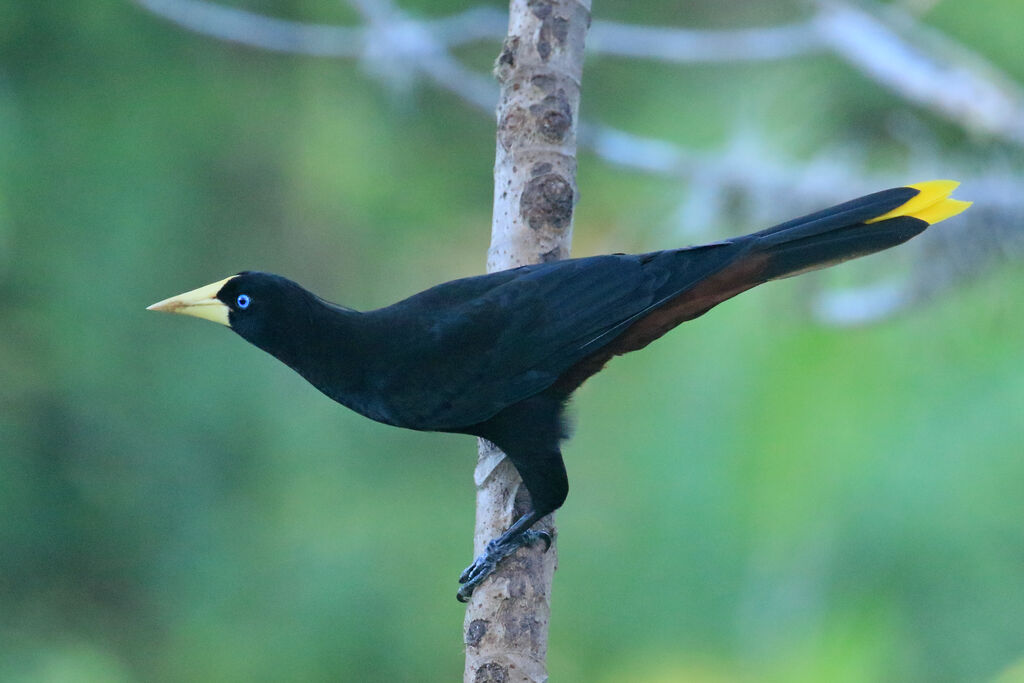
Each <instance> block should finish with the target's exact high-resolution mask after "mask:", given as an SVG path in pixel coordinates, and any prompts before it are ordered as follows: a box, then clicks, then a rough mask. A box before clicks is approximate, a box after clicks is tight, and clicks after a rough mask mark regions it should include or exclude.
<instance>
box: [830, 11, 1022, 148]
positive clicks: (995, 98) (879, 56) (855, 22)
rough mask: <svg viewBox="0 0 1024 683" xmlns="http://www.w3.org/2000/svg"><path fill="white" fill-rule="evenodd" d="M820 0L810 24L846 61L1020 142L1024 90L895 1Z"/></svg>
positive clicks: (946, 113)
mask: <svg viewBox="0 0 1024 683" xmlns="http://www.w3.org/2000/svg"><path fill="white" fill-rule="evenodd" d="M820 4H821V11H820V12H819V13H818V15H817V18H816V20H815V26H816V31H817V33H818V35H820V36H821V37H822V39H823V40H825V41H826V42H827V43H828V45H829V47H830V48H831V50H832V51H833V52H835V54H836V55H838V56H839V57H841V58H843V59H844V60H846V62H847V63H848V64H850V65H851V66H853V67H854V68H856V69H858V70H859V71H861V72H862V73H864V74H865V75H866V76H868V77H870V78H871V79H872V80H874V81H875V82H877V83H878V84H880V85H882V86H884V87H886V88H888V89H889V90H891V91H893V92H894V93H896V94H897V95H900V96H901V97H903V98H904V99H907V100H910V101H911V102H914V103H915V104H917V105H919V106H921V107H923V108H925V109H929V110H931V111H933V112H935V113H936V114H938V115H940V116H943V117H944V118H946V119H948V120H950V121H952V122H953V123H956V124H957V125H959V126H961V127H962V128H964V129H966V130H968V131H982V132H985V133H988V134H990V135H994V136H997V137H1001V138H1003V139H1005V140H1007V141H1009V142H1013V143H1015V144H1017V145H1022V144H1024V93H1022V90H1021V87H1020V86H1019V85H1018V84H1016V83H1014V82H1013V81H1012V80H1011V79H1010V78H1009V77H1008V76H1007V75H1005V74H1003V73H1001V72H1000V71H999V70H998V69H996V67H995V66H993V65H992V64H991V63H990V62H988V61H987V60H985V59H984V58H982V57H981V56H979V55H977V54H976V53H974V52H971V51H970V50H968V49H967V48H966V47H964V46H963V45H961V44H959V43H956V42H954V41H953V40H951V39H950V38H948V37H946V36H944V35H943V34H942V33H940V32H939V31H937V30H934V29H931V28H928V27H926V26H924V25H923V24H921V23H920V22H918V21H917V20H916V19H915V18H914V17H913V16H911V15H910V14H907V13H905V12H902V11H900V10H899V9H897V8H896V7H877V10H876V12H875V13H871V12H868V11H866V10H864V9H861V8H860V7H855V6H853V5H850V4H847V3H845V2H834V1H832V0H821V2H820Z"/></svg>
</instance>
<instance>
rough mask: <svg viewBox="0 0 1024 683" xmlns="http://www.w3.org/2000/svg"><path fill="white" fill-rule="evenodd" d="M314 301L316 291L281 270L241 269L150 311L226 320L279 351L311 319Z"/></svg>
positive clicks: (262, 345) (224, 322) (252, 339)
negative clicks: (283, 275) (308, 289)
mask: <svg viewBox="0 0 1024 683" xmlns="http://www.w3.org/2000/svg"><path fill="white" fill-rule="evenodd" d="M315 301H317V298H316V297H315V296H314V295H313V294H311V293H310V292H308V291H306V290H305V289H303V288H302V287H300V286H299V285H297V284H296V283H294V282H292V281H291V280H288V279H286V278H283V277H281V276H280V275H273V274H271V273H259V272H243V273H239V274H238V275H232V276H231V277H229V278H225V279H223V280H220V281H218V282H214V283H212V284H209V285H206V286H205V287H199V288H198V289H193V290H192V291H190V292H185V293H184V294H179V295H178V296H172V297H171V298H169V299H164V300H163V301H160V302H158V303H155V304H153V305H152V306H149V308H148V310H151V311H165V312H167V313H182V314H184V315H191V316H194V317H196V318H203V319H205V320H211V321H213V322H215V323H220V324H221V325H227V326H228V327H230V328H231V329H232V330H234V331H235V332H237V333H238V334H239V335H241V336H242V337H243V338H244V339H246V340H247V341H249V342H251V343H253V344H255V345H256V346H258V347H260V348H262V349H264V350H266V351H269V352H271V353H274V354H275V355H278V352H280V351H282V350H284V345H285V344H286V342H287V339H288V338H289V337H290V336H292V335H294V333H295V331H296V328H297V327H300V326H301V325H302V324H303V322H308V321H309V312H310V307H311V305H313V303H314V302H315Z"/></svg>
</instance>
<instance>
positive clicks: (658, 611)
mask: <svg viewBox="0 0 1024 683" xmlns="http://www.w3.org/2000/svg"><path fill="white" fill-rule="evenodd" d="M238 4H241V3H238ZM402 5H403V7H406V8H407V9H410V10H415V11H417V12H420V13H423V14H443V13H447V12H450V11H455V10H458V9H461V8H463V7H464V6H465V5H464V3H461V2H456V0H445V1H444V2H438V1H437V0H417V1H416V2H403V3H402ZM245 6H246V7H248V8H250V9H254V10H258V11H266V12H269V13H273V14H275V15H277V16H283V17H292V18H299V19H307V20H316V21H321V22H331V21H337V22H349V21H353V20H354V19H355V17H354V16H353V15H352V14H351V13H350V12H348V10H347V8H346V7H345V6H344V5H343V3H337V2H335V1H334V0H308V1H305V2H303V1H299V0H292V1H290V2H286V1H284V0H280V1H272V0H262V1H257V0H252V1H251V2H247V3H245ZM594 9H595V14H596V15H597V16H600V17H604V18H617V19H623V20H631V21H638V22H643V23H658V22H662V23H665V24H671V25H687V26H717V27H726V26H748V25H764V24H770V23H772V22H776V21H782V20H786V19H791V18H796V17H799V16H803V15H804V10H802V9H801V7H800V6H799V5H798V4H796V3H793V4H790V3H785V2H771V3H769V2H729V3H721V2H713V1H711V0H702V1H698V2H687V3H680V2H669V1H667V0H666V1H664V2H647V3H631V2H627V1H626V0H617V1H615V2H611V1H609V2H597V3H595V8H594ZM0 15H2V16H3V20H2V21H0V372H2V375H0V679H2V680H4V681H104V682H107V681H179V680H197V681H198V680H209V681H230V680H238V681H242V680H245V681H250V680H274V681H280V680H302V681H314V680H325V681H326V680H347V681H425V680H438V681H440V680H454V679H457V678H458V677H459V676H460V675H461V669H462V646H461V643H460V633H461V623H462V616H463V610H462V607H461V605H459V604H458V603H456V601H455V600H454V591H455V588H456V586H455V578H456V576H457V574H458V572H459V571H460V570H461V569H462V567H463V566H464V565H465V564H467V563H468V561H469V560H470V559H471V558H470V555H471V536H472V526H473V485H472V476H471V475H472V469H473V463H474V453H475V450H474V444H473V442H472V441H471V440H469V439H466V438H458V437H452V436H443V435H429V434H419V433H412V432H403V431H399V430H394V429H391V428H388V427H385V426H382V425H378V424H375V423H372V422H369V421H367V420H365V419H362V418H360V417H358V416H356V415H354V414H351V413H349V412H347V411H345V410H344V409H342V408H340V407H339V406H337V405H335V404H333V403H331V402H329V401H327V400H325V399H324V398H323V397H322V396H320V395H319V394H318V393H317V392H316V391H315V390H314V389H312V388H311V387H309V386H307V385H306V384H305V383H304V382H303V381H302V380H300V379H299V378H298V377H297V376H294V375H293V374H292V373H291V372H290V371H289V370H288V369H287V368H285V367H284V366H282V365H280V364H278V363H276V362H275V361H273V359H271V358H270V357H268V356H266V355H264V354H263V353H262V352H260V351H258V350H256V349H255V348H253V347H250V346H248V345H246V344H244V343H242V342H241V341H240V340H239V339H236V338H234V336H233V335H232V334H231V333H230V332H229V331H227V330H224V329H219V328H217V327H215V326H213V325H209V324H206V323H202V322H199V321H194V320H188V319H182V318H172V317H170V316H158V315H154V314H152V313H147V312H146V311H145V310H144V307H145V306H146V305H147V304H149V303H152V302H153V301H156V300H158V299H162V298H164V297H166V296H168V295H171V294H175V293H177V292H180V291H184V290H186V289H190V288H192V287H194V286H198V285H200V284H204V283H207V282H210V281H213V280H216V279H220V278H222V277H225V276H227V275H229V274H231V273H234V272H236V271H239V270H243V269H264V270H271V271H276V272H280V273H282V274H286V275H288V276H291V277H293V278H294V279H297V280H299V281H300V282H302V283H303V284H305V285H307V286H308V287H310V288H311V289H313V290H314V291H316V292H318V293H321V294H323V295H324V296H327V297H328V298H332V299H335V300H338V301H341V302H343V303H346V304H349V305H352V306H355V307H359V308H370V307H376V306H379V305H384V304H387V303H389V302H391V301H393V300H395V299H397V298H400V297H402V296H404V295H407V294H410V293H413V292H415V291H418V290H420V289H423V288H425V287H427V286H429V285H431V284H434V283H436V282H439V281H441V280H445V279H451V278H454V277H457V276H463V275H469V274H473V273H477V272H480V271H481V270H482V267H483V262H484V253H485V250H486V247H487V242H488V237H489V234H488V226H489V221H490V201H491V176H490V171H491V166H492V163H493V147H494V141H493V122H492V121H491V120H489V119H488V118H487V117H483V116H480V115H479V114H477V113H476V112H473V111H470V110H469V109H467V108H466V107H464V106H463V105H462V104H460V103H459V102H458V101H455V100H454V99H453V98H452V97H450V96H449V95H447V94H445V93H441V92H438V91H435V90H432V89H430V88H429V87H427V86H422V87H414V88H413V89H412V90H410V91H389V90H387V89H386V88H382V86H381V84H380V83H379V82H378V81H376V80H374V79H373V78H372V77H371V76H368V75H367V74H366V73H364V72H362V71H361V70H360V69H359V68H358V65H357V64H355V63H352V62H345V61H332V60H323V59H312V58H304V57H295V56H286V55H279V54H269V53H262V52H259V51H255V50H251V49H246V48H242V47H238V46H233V45H229V44H225V43H221V42H217V41H215V40H212V39H208V38H205V37H201V36H197V35H193V34H190V33H187V32H184V31H181V30H179V29H177V28H175V27H173V26H170V25H168V24H166V23H164V22H162V21H160V20H158V19H156V18H155V17H153V16H151V15H149V14H147V13H146V12H144V11H142V10H141V9H139V8H137V7H135V6H133V5H130V4H127V3H124V2H117V1H107V2H103V1H101V0H84V1H82V2H74V3H48V2H24V1H20V0H6V1H3V2H0ZM927 21H928V22H929V23H931V24H933V25H935V26H936V27H938V28H940V29H942V30H944V31H946V32H948V33H949V34H951V35H952V36H954V37H955V38H957V39H958V40H961V41H963V42H964V43H966V44H968V45H969V46H971V47H972V48H974V49H976V50H978V51H979V52H981V53H982V54H984V55H986V56H987V57H988V58H990V59H992V60H993V61H994V62H995V63H997V64H998V65H999V66H1000V67H1001V68H1003V69H1005V70H1006V71H1007V72H1008V73H1010V74H1011V75H1012V76H1014V77H1015V78H1017V79H1020V80H1024V52H1022V51H1021V47H1020V28H1021V27H1022V26H1024V4H1022V3H1019V2H1018V1H1017V0H977V1H975V2H970V3H964V2H942V3H940V4H938V6H937V7H936V8H935V9H934V10H933V11H932V12H931V13H930V14H929V15H928V17H927ZM496 49H497V48H496V46H494V45H486V46H477V47H473V48H468V49H466V50H464V51H463V52H462V57H463V58H464V59H466V60H468V61H469V62H470V63H472V64H474V65H476V66H477V67H478V68H480V69H482V70H485V69H487V68H488V65H489V62H490V60H491V59H493V56H494V54H496ZM583 109H584V113H585V115H587V116H589V117H591V118H594V119H598V120H602V121H605V122H608V123H611V124H614V125H617V126H621V127H623V128H626V129H629V130H632V131H634V132H637V133H641V134H647V135H656V136H661V137H664V138H667V139H672V140H675V141H677V142H679V143H680V144H684V145H687V146H691V147H696V148H701V149H707V150H713V149H715V148H716V147H718V146H720V145H722V144H724V143H725V142H726V141H727V140H728V139H729V137H730V135H731V134H732V131H733V130H734V128H735V125H736V123H737V122H738V121H741V119H739V118H738V117H737V114H736V112H737V111H738V110H741V109H742V110H744V111H746V116H747V118H746V122H748V123H751V122H752V123H754V124H756V125H757V127H758V128H759V129H760V130H762V131H764V132H765V133H766V134H769V135H770V136H771V137H772V139H773V140H774V141H776V144H778V149H779V153H780V155H788V158H790V159H799V158H801V157H804V156H807V155H810V154H813V153H814V152H815V150H817V149H819V148H821V147H823V146H826V145H828V144H833V143H835V142H837V141H854V142H855V143H856V144H857V145H859V146H861V147H862V148H863V149H864V150H865V151H866V152H867V153H868V154H869V155H871V156H872V158H877V159H878V160H879V162H878V163H879V164H882V165H883V166H884V164H892V165H896V167H897V168H898V164H899V163H900V161H901V154H903V155H905V154H907V151H906V150H905V149H904V147H903V144H902V143H901V142H900V141H898V140H896V139H894V138H893V137H892V135H893V133H892V130H891V128H888V127H887V126H886V125H885V121H886V120H887V118H888V117H890V116H892V115H893V112H901V111H905V110H906V109H907V106H906V105H905V104H903V103H901V102H899V101H898V100H896V99H895V98H894V97H893V96H891V95H890V94H888V93H887V92H885V91H882V90H880V89H879V88H878V87H877V86H875V85H874V84H873V83H871V82H869V81H867V80H865V79H864V78H863V77H861V76H859V75H857V74H854V73H851V72H850V71H849V70H848V69H847V68H846V67H845V66H843V65H842V64H841V63H839V62H838V61H837V60H835V59H833V58H830V57H813V58H812V57H809V58H806V59H803V60H798V61H790V62H783V63H777V64H754V65H745V66H703V67H691V68H679V67H668V66H659V65H654V64H649V63H643V62H634V61H621V60H615V59H609V58H592V59H590V60H589V62H588V64H587V68H586V73H585V88H584V104H583ZM752 112H753V115H751V113H752ZM915 115H916V116H919V117H921V118H922V119H923V120H924V121H925V122H926V123H927V125H929V126H932V127H934V128H935V129H936V130H938V131H939V132H940V137H941V140H940V142H941V144H942V145H943V146H945V147H946V148H948V150H949V151H950V152H951V153H952V152H955V151H957V150H960V149H963V148H964V147H965V146H966V145H970V144H978V142H979V141H977V140H969V139H965V138H964V137H963V136H962V134H960V133H959V132H957V131H956V130H954V129H952V128H951V127H949V126H946V125H945V124H942V123H941V122H938V121H933V120H932V119H930V118H929V116H928V115H927V114H924V113H920V112H918V113H916V114H915ZM983 144H984V143H983ZM993 144H994V143H993ZM893 150H896V151H893ZM1005 154H1006V155H1007V156H1008V157H1010V158H1012V159H1016V160H1017V161H1019V160H1020V150H1013V149H1009V150H1006V151H1005ZM923 179H924V178H910V179H908V180H911V181H912V180H923ZM580 187H581V191H582V201H581V202H580V205H579V208H578V213H577V220H576V226H577V230H576V239H575V244H574V253H576V254H579V255H586V254H591V253H598V252H603V251H631V250H650V249H656V248H662V247H668V246H673V244H675V243H676V241H677V240H678V239H679V238H678V236H675V237H674V236H673V235H672V234H671V233H670V231H669V230H668V229H667V228H666V225H667V223H668V221H667V220H666V218H665V217H666V215H667V214H668V213H670V212H671V210H672V208H673V207H674V205H675V202H676V201H677V199H678V197H679V195H680V193H681V192H683V191H684V190H685V188H683V187H679V186H678V185H677V184H676V183H674V182H671V181H668V180H665V179H654V178H649V177H641V176H636V175H631V174H629V173H626V172H623V171H621V170H617V169H613V168H609V167H607V166H605V165H604V164H603V163H602V162H601V161H599V160H597V159H595V158H593V157H592V156H589V155H587V154H585V153H584V154H583V155H582V156H581V160H580ZM965 198H969V197H966V196H965ZM808 208H813V207H808ZM788 217H789V216H787V215H779V216H777V218H778V219H780V220H781V219H784V218H788ZM757 227H762V226H750V225H739V224H737V225H732V226H728V227H727V228H724V229H723V233H724V232H726V231H727V232H730V233H738V232H746V231H749V230H750V229H754V228H757ZM939 229H941V228H939ZM908 253H909V252H908ZM908 253H894V254H891V255H885V256H879V257H875V258H873V259H869V260H868V261H866V262H862V263H859V264H854V265H851V266H848V267H846V268H844V269H843V270H842V272H840V273H839V274H822V275H820V276H819V277H824V278H829V277H838V278H840V279H842V278H847V277H852V276H851V275H850V274H851V273H853V274H858V273H859V274H866V275H867V276H868V277H869V278H877V277H879V274H880V272H891V271H894V270H897V269H899V268H900V267H902V266H903V265H905V263H906V262H907V260H908V259H910V258H911V256H909V255H908ZM805 280H807V279H806V278H804V279H801V280H796V281H787V282H784V283H778V284H775V285H772V286H770V287H765V288H762V289H760V290H758V291H755V292H751V293H750V294H747V295H744V296H743V297H740V298H739V299H737V300H735V301H733V302H731V303H729V304H727V305H725V306H722V307H721V308H719V309H717V310H716V311H714V312H713V313H712V314H710V315H708V316H706V317H704V318H702V319H700V320H699V321H695V322H694V323H691V324H688V325H686V326H685V327H684V328H682V329H680V330H678V331H677V332H675V333H674V334H672V335H670V336H669V337H667V338H665V339H664V340H662V341H660V342H659V343H657V344H655V345H653V346H652V347H651V348H650V349H648V350H647V351H645V352H644V353H642V354H635V355H634V356H631V357H626V358H623V359H619V360H617V361H615V362H614V363H613V364H612V365H611V366H610V367H609V368H608V369H607V370H606V371H605V372H604V373H603V374H602V375H600V376H599V377H597V378H595V379H594V380H592V381H591V382H590V383H589V384H587V385H586V386H585V387H584V388H583V389H582V390H581V391H580V392H579V394H578V396H577V399H576V401H575V404H574V409H573V410H574V413H575V416H576V422H577V424H578V427H577V429H576V434H575V436H574V438H573V440H572V441H571V442H570V443H569V444H567V447H566V449H565V454H566V461H567V464H568V468H569V470H570V478H571V481H572V494H571V496H570V499H569V501H568V503H567V505H566V507H565V508H564V510H563V511H562V512H560V513H559V524H560V532H561V533H560V538H559V546H560V547H559V553H560V567H559V571H558V573H557V575H556V580H555V595H554V604H553V623H552V630H551V653H550V669H551V672H552V680H556V681H609V682H612V681H626V680H629V681H979V680H996V679H997V678H999V679H1000V680H1005V681H1010V680H1024V526H1022V523H1024V496H1022V495H1021V491H1022V488H1024V457H1022V456H1024V448H1022V444H1024V419H1022V418H1024V410H1022V408H1024V363H1022V361H1024V304H1022V298H1021V296H1020V293H1021V291H1022V285H1024V272H1022V270H1021V268H1020V266H1019V265H1013V264H1010V265H1004V266H1002V267H1000V268H999V269H996V270H993V271H992V272H990V273H988V274H987V275H986V276H985V277H983V278H981V279H978V280H974V281H972V282H970V283H967V284H966V285H964V286H962V287H961V288H959V289H957V290H956V291H953V292H951V293H948V294H947V295H944V296H943V297H941V298H940V299H938V300H935V301H933V302H931V303H929V304H928V305H925V306H922V307H918V308H916V309H914V310H911V311H909V312H907V313H905V314H903V315H901V316H899V317H897V318H895V319H892V320H888V321H886V322H884V323H881V324H878V325H874V326H869V327H864V328H855V329H832V328H822V327H820V326H816V325H815V324H814V323H813V322H812V321H811V320H809V319H808V317H807V316H806V315H804V314H803V313H802V311H803V310H804V308H803V305H804V303H805V298H806V291H807V290H806V287H807V284H806V282H805ZM454 352H456V353H457V352H458V351H457V350H455V351H454ZM1015 672H1016V674H1015Z"/></svg>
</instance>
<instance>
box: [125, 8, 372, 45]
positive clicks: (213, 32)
mask: <svg viewBox="0 0 1024 683" xmlns="http://www.w3.org/2000/svg"><path fill="white" fill-rule="evenodd" d="M135 2H137V3H138V4H139V5H140V6H142V7H144V8H146V9H148V10H149V11H150V12H152V13H153V14H157V15H159V16H161V17H164V18H165V19H169V20H170V21H173V22H174V23H176V24H178V25H179V26H182V27H184V28H187V29H189V30H191V31H195V32H196V33H203V34H205V35H208V36H213V37H214V38H219V39H221V40H226V41H229V42H232V43H241V44H243V45H251V46H253V47H258V48H261V49H264V50H272V51H274V52H292V53H295V54H303V55H313V56H316V57H357V56H359V54H361V53H362V51H363V49H364V45H363V31H362V29H359V28H348V27H345V26H330V25H326V24H307V23H303V22H298V21H287V20H285V19H275V18H273V17H268V16H265V15H263V14H257V13H255V12H248V11H246V10H242V9H238V8H235V7H227V6H225V5H219V4H216V3H212V2H206V1H205V0H135Z"/></svg>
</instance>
